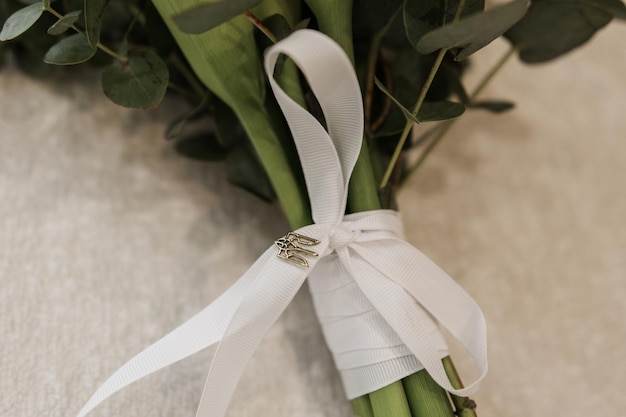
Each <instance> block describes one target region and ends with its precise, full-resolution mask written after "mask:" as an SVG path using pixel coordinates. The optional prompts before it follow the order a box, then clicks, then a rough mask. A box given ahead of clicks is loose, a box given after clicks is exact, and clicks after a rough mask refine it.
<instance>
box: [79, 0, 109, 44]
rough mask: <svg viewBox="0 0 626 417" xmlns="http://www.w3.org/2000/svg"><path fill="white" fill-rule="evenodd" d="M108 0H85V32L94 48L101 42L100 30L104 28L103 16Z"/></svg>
mask: <svg viewBox="0 0 626 417" xmlns="http://www.w3.org/2000/svg"><path fill="white" fill-rule="evenodd" d="M106 5H107V0H85V6H84V10H85V32H86V33H87V39H88V40H89V45H91V46H92V47H93V48H95V47H96V45H97V44H98V42H100V30H101V29H102V16H103V15H104V9H105V8H106Z"/></svg>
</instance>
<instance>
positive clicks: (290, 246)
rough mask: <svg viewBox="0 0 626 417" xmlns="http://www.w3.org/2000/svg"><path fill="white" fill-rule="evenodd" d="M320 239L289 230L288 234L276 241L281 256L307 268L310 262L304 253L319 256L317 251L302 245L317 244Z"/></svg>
mask: <svg viewBox="0 0 626 417" xmlns="http://www.w3.org/2000/svg"><path fill="white" fill-rule="evenodd" d="M319 243H320V241H319V240H317V239H313V238H312V237H308V236H304V235H300V234H298V233H294V232H289V233H287V235H285V236H283V237H281V238H280V239H278V240H275V241H274V244H275V245H276V247H278V254H277V256H278V257H279V258H282V259H285V260H287V261H289V262H291V263H293V264H296V265H300V266H303V267H305V268H308V267H309V262H308V261H307V260H306V259H305V258H304V256H302V255H309V256H318V254H317V253H316V252H313V251H312V250H309V249H305V248H303V247H301V246H298V245H302V246H315V245H317V244H319Z"/></svg>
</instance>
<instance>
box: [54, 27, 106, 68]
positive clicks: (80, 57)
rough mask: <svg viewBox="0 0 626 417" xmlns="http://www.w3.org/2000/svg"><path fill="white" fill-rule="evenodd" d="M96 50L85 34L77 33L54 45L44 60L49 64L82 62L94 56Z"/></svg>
mask: <svg viewBox="0 0 626 417" xmlns="http://www.w3.org/2000/svg"><path fill="white" fill-rule="evenodd" d="M96 51H97V49H96V48H92V47H91V46H90V45H89V42H87V38H86V37H85V36H84V35H82V34H80V33H76V34H74V35H71V36H68V37H67V38H63V39H61V41H59V42H58V43H57V44H55V45H53V46H52V48H50V49H49V50H48V52H47V53H46V56H45V57H44V58H43V60H44V62H46V63H48V64H55V65H74V64H80V63H81V62H85V61H87V60H89V58H91V57H92V56H94V55H95V54H96Z"/></svg>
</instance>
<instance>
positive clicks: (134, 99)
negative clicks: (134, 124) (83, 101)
mask: <svg viewBox="0 0 626 417" xmlns="http://www.w3.org/2000/svg"><path fill="white" fill-rule="evenodd" d="M168 81H169V71H168V69H167V66H166V65H165V63H163V61H162V60H161V58H159V56H158V55H157V54H155V53H154V52H152V51H148V50H143V51H138V52H133V53H130V54H129V55H128V62H126V63H120V62H114V63H113V64H112V65H111V66H110V67H108V68H107V69H106V70H105V71H104V73H103V74H102V89H103V90H104V94H106V96H107V97H108V98H109V99H110V100H111V101H113V102H114V103H117V104H119V105H121V106H124V107H131V108H136V109H149V108H153V107H155V106H157V105H158V104H159V103H160V102H161V99H162V98H163V96H164V95H165V90H166V89H167V84H168Z"/></svg>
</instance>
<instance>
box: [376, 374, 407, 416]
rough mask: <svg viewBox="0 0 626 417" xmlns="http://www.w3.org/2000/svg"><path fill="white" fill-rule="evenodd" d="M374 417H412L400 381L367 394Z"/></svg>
mask: <svg viewBox="0 0 626 417" xmlns="http://www.w3.org/2000/svg"><path fill="white" fill-rule="evenodd" d="M369 399H370V401H371V402H372V411H373V412H374V417H387V416H392V417H412V415H411V408H410V407H409V402H408V401H407V398H406V394H405V393H404V386H403V385H402V381H396V382H394V383H392V384H390V385H387V386H386V387H384V388H382V389H379V390H377V391H374V392H372V393H370V394H369Z"/></svg>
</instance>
